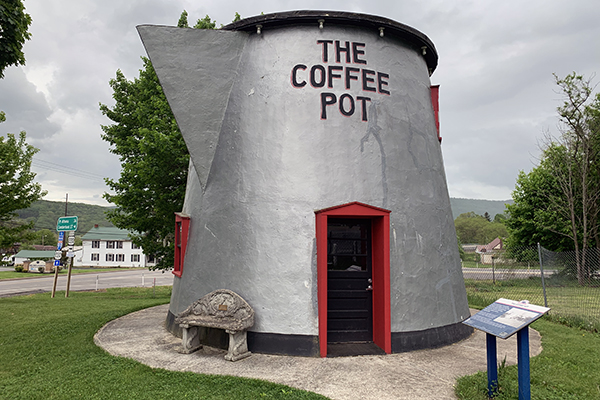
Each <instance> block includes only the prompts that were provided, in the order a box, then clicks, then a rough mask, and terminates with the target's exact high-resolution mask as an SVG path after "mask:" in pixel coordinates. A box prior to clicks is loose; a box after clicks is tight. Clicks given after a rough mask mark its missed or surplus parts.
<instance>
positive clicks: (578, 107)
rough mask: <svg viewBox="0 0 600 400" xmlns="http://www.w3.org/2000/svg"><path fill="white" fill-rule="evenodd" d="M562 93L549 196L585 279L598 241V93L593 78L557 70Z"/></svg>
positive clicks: (550, 154)
mask: <svg viewBox="0 0 600 400" xmlns="http://www.w3.org/2000/svg"><path fill="white" fill-rule="evenodd" d="M554 77H555V79H556V84H557V85H558V87H559V88H560V91H561V93H562V95H563V104H562V105H561V106H559V107H558V108H557V110H558V115H559V117H560V122H561V135H560V137H559V138H558V139H557V140H556V142H551V143H549V144H548V145H547V148H546V150H545V152H544V157H545V161H546V162H547V167H548V168H549V169H550V170H551V173H552V174H553V175H554V177H555V178H556V182H557V184H558V188H559V191H560V195H559V196H553V197H549V201H550V207H551V208H553V209H554V210H556V211H557V212H558V213H559V214H561V215H562V216H563V217H564V218H565V219H567V220H568V221H569V228H570V229H569V231H568V233H567V236H568V237H569V238H570V239H571V240H572V241H573V245H574V248H575V259H576V264H577V279H578V281H579V283H580V284H583V283H584V282H585V281H586V280H587V278H589V276H590V274H591V272H592V271H591V268H590V267H589V266H588V263H586V255H587V251H586V249H588V248H589V247H592V243H593V242H594V241H595V242H596V246H600V243H598V212H599V210H600V207H599V202H600V177H599V171H598V168H599V167H598V162H600V147H599V146H598V144H599V142H600V129H599V128H600V118H598V115H599V114H600V93H599V94H597V95H596V96H593V87H592V85H591V80H590V79H584V78H583V76H581V75H577V74H576V73H572V74H570V75H567V76H566V77H565V78H563V79H560V78H559V77H558V76H556V75H554Z"/></svg>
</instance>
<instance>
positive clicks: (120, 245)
mask: <svg viewBox="0 0 600 400" xmlns="http://www.w3.org/2000/svg"><path fill="white" fill-rule="evenodd" d="M115 244H116V248H117V249H122V248H123V242H115Z"/></svg>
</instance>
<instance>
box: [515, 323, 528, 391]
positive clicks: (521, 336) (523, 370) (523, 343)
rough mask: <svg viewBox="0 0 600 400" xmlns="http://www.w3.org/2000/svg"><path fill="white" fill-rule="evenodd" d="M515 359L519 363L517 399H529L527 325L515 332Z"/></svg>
mask: <svg viewBox="0 0 600 400" xmlns="http://www.w3.org/2000/svg"><path fill="white" fill-rule="evenodd" d="M517 359H518V361H517V362H518V364H519V400H527V399H531V379H530V371H529V327H528V326H526V327H525V328H523V329H521V330H520V331H518V332H517Z"/></svg>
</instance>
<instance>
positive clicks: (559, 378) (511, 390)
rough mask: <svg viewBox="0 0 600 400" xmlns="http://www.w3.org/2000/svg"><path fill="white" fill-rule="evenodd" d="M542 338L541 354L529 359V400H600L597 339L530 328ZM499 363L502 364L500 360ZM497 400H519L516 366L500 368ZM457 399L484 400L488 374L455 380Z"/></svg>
mask: <svg viewBox="0 0 600 400" xmlns="http://www.w3.org/2000/svg"><path fill="white" fill-rule="evenodd" d="M532 327H533V328H534V329H536V330H538V331H539V332H540V333H541V335H542V347H543V351H542V353H541V354H540V355H539V356H537V357H533V358H532V359H531V363H530V371H531V398H532V399H538V400H559V399H561V400H583V399H585V400H590V399H600V335H599V334H597V333H591V332H587V331H583V330H579V329H576V328H569V327H567V326H564V325H560V324H557V323H554V322H550V321H547V320H544V319H542V320H539V321H536V322H535V323H534V324H533V326H532ZM499 361H501V360H499ZM498 383H499V389H500V390H499V395H498V396H497V397H496V399H498V400H508V399H515V400H516V399H518V398H519V394H518V376H517V366H516V365H514V366H510V367H501V368H500V369H499V373H498ZM455 392H456V395H457V396H458V398H459V399H468V400H487V398H488V397H487V373H486V372H479V373H477V374H475V375H471V376H466V377H463V378H460V379H458V382H457V384H456V387H455Z"/></svg>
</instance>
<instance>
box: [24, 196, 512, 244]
mask: <svg viewBox="0 0 600 400" xmlns="http://www.w3.org/2000/svg"><path fill="white" fill-rule="evenodd" d="M512 203H513V201H512V200H474V199H458V198H452V197H451V198H450V205H451V207H452V215H453V219H456V217H458V216H459V215H460V214H464V213H468V212H471V211H473V212H474V213H475V214H479V215H483V214H485V213H486V212H487V213H488V214H489V215H490V217H491V218H492V219H493V218H494V216H495V215H496V214H502V213H503V212H504V211H505V208H504V206H505V204H512ZM110 208H111V207H104V206H97V205H93V204H85V203H69V204H68V210H67V212H68V214H69V216H72V215H76V216H77V217H79V218H78V229H77V232H76V234H77V235H84V234H85V233H87V232H88V231H89V230H90V229H92V227H93V226H94V224H98V226H113V224H112V223H110V221H108V220H107V219H106V214H105V212H106V211H107V210H109V209H110ZM17 214H18V216H19V218H20V219H23V220H25V221H27V222H29V221H34V228H33V229H34V230H36V231H37V230H40V229H50V230H52V231H54V230H56V221H57V220H58V217H63V216H64V215H65V203H64V202H60V201H47V200H39V201H36V202H35V203H33V204H32V205H31V207H29V208H27V209H24V210H19V211H17Z"/></svg>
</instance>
